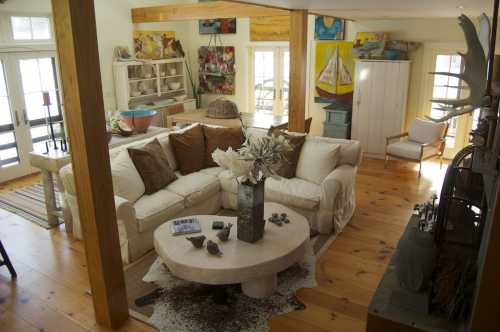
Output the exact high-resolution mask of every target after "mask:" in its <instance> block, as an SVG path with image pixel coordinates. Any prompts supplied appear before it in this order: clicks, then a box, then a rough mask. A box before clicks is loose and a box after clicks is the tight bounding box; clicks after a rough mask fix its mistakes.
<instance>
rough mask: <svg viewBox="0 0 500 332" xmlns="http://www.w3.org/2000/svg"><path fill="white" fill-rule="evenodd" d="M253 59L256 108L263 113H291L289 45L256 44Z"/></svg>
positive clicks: (252, 92)
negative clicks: (264, 45)
mask: <svg viewBox="0 0 500 332" xmlns="http://www.w3.org/2000/svg"><path fill="white" fill-rule="evenodd" d="M251 59H252V60H251V61H252V62H251V63H252V65H251V66H250V68H251V70H250V71H251V72H250V77H251V93H250V104H251V105H252V111H253V112H257V113H259V114H263V115H285V116H286V115H288V91H289V87H288V83H289V81H290V79H289V75H290V52H289V50H288V47H280V46H275V47H253V48H252V49H251Z"/></svg>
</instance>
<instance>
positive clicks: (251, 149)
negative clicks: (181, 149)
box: [212, 136, 292, 184]
mask: <svg viewBox="0 0 500 332" xmlns="http://www.w3.org/2000/svg"><path fill="white" fill-rule="evenodd" d="M291 149H292V147H291V146H290V144H289V143H288V141H287V140H286V139H285V138H284V137H283V136H278V137H275V136H262V137H255V136H247V139H246V141H245V143H243V145H242V147H241V148H240V149H239V150H238V151H235V150H233V149H231V148H229V149H228V150H227V151H222V150H220V149H217V150H215V151H214V152H213V153H212V158H213V160H214V161H215V162H216V163H217V164H218V165H219V166H220V167H222V168H225V169H229V170H231V172H232V173H233V174H234V176H235V177H236V178H237V179H239V181H240V182H241V183H246V184H257V183H259V182H262V181H264V180H265V179H266V178H268V177H273V178H278V179H279V178H280V177H279V176H278V175H276V170H277V169H278V168H279V167H280V165H281V163H282V162H283V160H284V157H283V153H284V152H286V151H290V150H291Z"/></svg>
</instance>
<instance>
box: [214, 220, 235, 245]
mask: <svg viewBox="0 0 500 332" xmlns="http://www.w3.org/2000/svg"><path fill="white" fill-rule="evenodd" d="M231 227H233V224H231V223H229V224H227V226H225V227H224V228H223V229H221V230H220V231H218V232H217V237H218V238H219V240H221V241H222V242H226V241H227V240H229V234H230V233H231Z"/></svg>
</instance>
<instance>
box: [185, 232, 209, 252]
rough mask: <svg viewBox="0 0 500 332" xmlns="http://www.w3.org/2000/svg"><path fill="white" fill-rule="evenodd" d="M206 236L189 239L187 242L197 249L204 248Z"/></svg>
mask: <svg viewBox="0 0 500 332" xmlns="http://www.w3.org/2000/svg"><path fill="white" fill-rule="evenodd" d="M205 239H206V237H205V235H200V236H193V237H187V238H186V240H188V241H189V242H191V243H192V244H193V246H194V247H195V248H198V249H199V248H203V243H204V242H205Z"/></svg>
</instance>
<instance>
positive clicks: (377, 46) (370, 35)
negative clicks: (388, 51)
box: [353, 32, 388, 59]
mask: <svg viewBox="0 0 500 332" xmlns="http://www.w3.org/2000/svg"><path fill="white" fill-rule="evenodd" d="M387 39H388V36H387V34H386V33H378V32H358V33H357V34H356V38H355V39H354V48H353V52H354V54H356V55H357V56H358V57H360V58H368V59H371V58H382V56H383V53H384V48H385V42H386V40H387Z"/></svg>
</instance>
